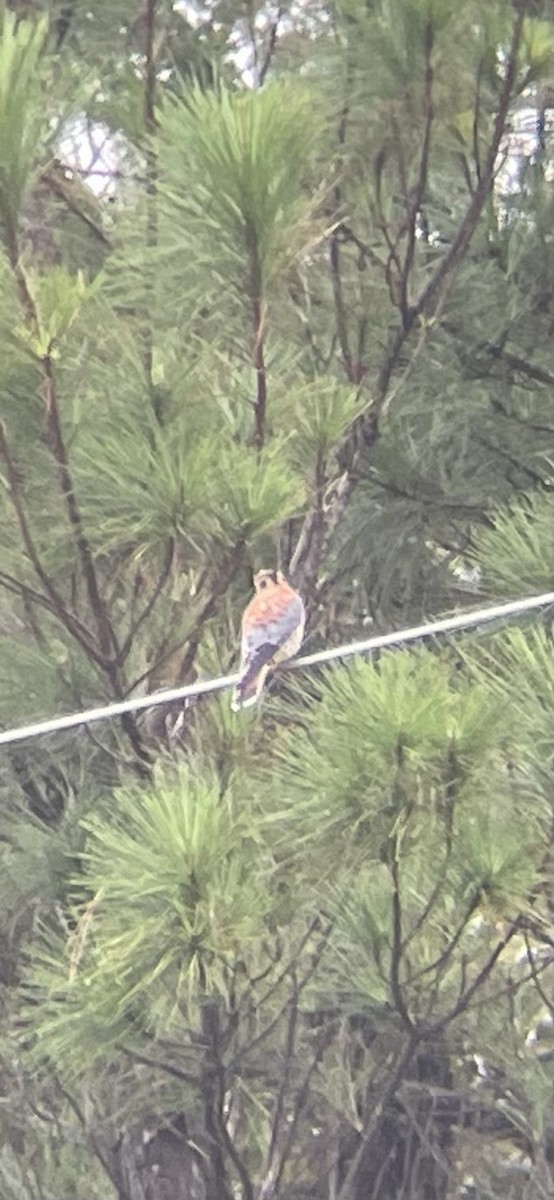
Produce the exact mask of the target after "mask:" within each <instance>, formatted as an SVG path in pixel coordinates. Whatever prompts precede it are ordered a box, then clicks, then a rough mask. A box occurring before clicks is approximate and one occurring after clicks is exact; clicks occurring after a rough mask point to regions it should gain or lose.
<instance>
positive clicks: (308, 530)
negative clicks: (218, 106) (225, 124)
mask: <svg viewBox="0 0 554 1200" xmlns="http://www.w3.org/2000/svg"><path fill="white" fill-rule="evenodd" d="M528 3H529V0H522V3H521V4H520V5H519V8H518V11H517V15H516V18H515V21H514V28H513V32H512V38H511V44H510V50H509V54H508V57H507V62H506V69H505V73H504V81H503V84H502V89H501V93H500V98H499V104H498V111H497V114H496V118H495V121H494V126H493V132H492V136H491V141H490V144H489V149H488V152H487V157H486V161H485V164H484V166H483V170H482V174H481V179H480V181H479V183H478V186H477V187H476V189H475V192H474V194H473V196H472V198H471V200H470V203H469V205H468V208H467V211H466V214H465V216H464V218H463V220H462V222H461V224H460V226H459V228H458V232H457V234H456V235H455V237H454V238H453V240H452V242H451V244H450V246H449V248H448V250H447V252H446V254H445V255H444V258H443V259H442V260H441V262H440V263H439V266H438V267H437V269H436V271H435V273H434V275H433V277H432V278H431V279H430V280H429V282H428V284H427V285H426V286H425V287H424V288H423V290H422V292H420V295H419V297H418V298H417V300H416V302H415V304H414V305H413V306H412V307H411V308H410V309H409V310H408V312H407V313H406V314H405V315H404V317H403V319H402V322H401V324H400V325H399V327H398V329H397V330H396V332H395V333H394V334H393V337H392V340H391V342H390V345H389V348H388V352H387V355H386V358H385V361H384V363H383V365H382V367H381V370H380V372H379V375H378V378H377V385H376V389H375V394H374V403H373V406H372V408H371V410H370V411H369V413H368V414H366V415H364V416H362V417H361V418H360V421H359V422H358V424H357V426H356V427H355V431H354V435H352V434H351V435H349V438H348V440H347V444H346V446H345V448H344V450H343V459H346V460H347V461H346V464H345V465H346V471H345V474H344V476H343V479H342V480H341V485H340V494H337V497H336V499H335V501H334V503H333V504H332V505H330V506H329V510H328V512H327V515H326V527H327V529H332V530H334V529H336V527H337V525H338V523H339V522H340V521H341V520H342V517H343V515H344V512H345V510H346V508H347V506H348V504H349V501H350V498H351V496H352V493H353V492H354V490H355V488H356V485H357V482H358V472H357V467H358V462H359V460H360V457H361V455H362V453H364V454H366V453H367V450H371V449H372V448H373V446H374V445H375V442H376V440H377V438H378V436H379V425H378V420H379V414H380V412H381V409H382V407H383V404H384V402H385V400H386V398H387V395H388V391H389V387H390V383H391V380H392V377H393V374H394V372H395V370H396V368H397V366H398V363H399V361H400V357H401V354H402V351H403V350H404V346H405V343H406V341H407V339H408V337H409V336H410V334H411V333H412V330H413V329H414V327H415V325H416V323H417V322H418V321H419V319H420V317H422V316H423V315H424V314H425V315H428V314H429V312H430V311H432V309H433V307H434V308H435V310H436V308H437V305H438V304H439V303H440V304H442V303H443V302H444V298H445V294H446V290H447V288H448V286H449V285H450V283H451V281H452V277H453V274H454V271H455V269H456V267H457V266H458V264H459V262H460V260H461V259H462V258H463V255H464V254H465V253H466V251H467V249H468V246H469V244H470V242H471V240H472V238H473V236H474V234H475V231H476V229H477V225H478V222H479V218H480V216H481V214H482V211H483V208H484V206H485V204H486V202H487V200H488V197H489V194H490V189H491V186H492V184H493V181H494V175H495V166H496V161H497V157H498V152H499V149H500V144H501V141H502V138H503V136H504V133H505V129H506V124H507V120H508V113H509V108H510V103H511V101H512V100H513V97H514V93H515V80H516V74H517V63H518V53H519V47H520V44H521V38H522V31H523V22H524V19H525V13H526V10H527V7H528ZM431 84H432V75H431V76H429V75H428V78H427V88H428V89H430V86H431ZM429 100H430V93H429ZM431 117H432V108H431V106H430V103H429V107H428V112H427V126H428V137H429V136H430V129H431ZM424 177H425V171H424V172H423V178H424ZM421 178H422V175H421V173H420V179H421ZM391 253H392V250H391ZM400 270H401V268H400ZM313 524H314V513H313V511H311V512H310V513H308V516H307V517H306V519H305V521H304V524H303V527H302V530H301V533H300V538H299V542H298V545H297V548H296V551H295V554H294V555H293V562H294V565H295V577H296V579H297V581H298V585H299V586H300V587H301V588H302V587H303V588H304V589H307V590H309V591H310V592H311V591H313V588H314V587H315V581H316V579H317V573H318V570H319V562H318V561H317V558H316V555H315V554H314V552H313V549H312V541H313V535H312V529H313ZM322 541H323V545H325V544H326V542H327V543H328V538H327V537H326V536H324V537H323V539H322Z"/></svg>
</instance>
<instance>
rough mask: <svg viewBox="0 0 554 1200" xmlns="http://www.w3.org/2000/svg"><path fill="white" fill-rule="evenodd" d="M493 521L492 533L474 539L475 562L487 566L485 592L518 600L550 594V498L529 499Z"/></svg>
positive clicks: (553, 568) (552, 570)
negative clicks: (524, 596) (528, 595)
mask: <svg viewBox="0 0 554 1200" xmlns="http://www.w3.org/2000/svg"><path fill="white" fill-rule="evenodd" d="M493 520H494V523H493V527H492V528H491V529H482V530H479V532H478V533H477V534H476V535H475V536H474V561H476V562H478V563H480V564H482V565H483V587H484V590H486V591H488V592H492V593H493V594H494V595H499V594H505V593H506V592H508V594H511V595H514V596H516V595H517V596H519V595H521V594H522V592H530V593H533V592H539V593H540V592H543V591H549V589H550V587H551V585H552V577H553V574H554V553H553V548H552V506H551V502H550V499H549V497H548V496H538V497H533V498H532V499H525V500H524V501H522V502H521V503H520V504H519V505H518V506H517V507H515V508H514V509H513V511H512V512H506V511H504V512H499V513H496V514H495V515H494V519H493Z"/></svg>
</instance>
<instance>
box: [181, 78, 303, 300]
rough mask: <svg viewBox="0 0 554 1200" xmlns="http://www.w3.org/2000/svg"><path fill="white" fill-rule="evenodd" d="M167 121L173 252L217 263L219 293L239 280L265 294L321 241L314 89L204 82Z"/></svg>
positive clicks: (252, 293)
mask: <svg viewBox="0 0 554 1200" xmlns="http://www.w3.org/2000/svg"><path fill="white" fill-rule="evenodd" d="M160 121H161V129H160V165H161V171H162V178H163V183H162V198H165V202H166V205H167V206H168V207H167V215H166V220H167V222H168V226H167V227H166V228H165V230H164V236H165V237H167V239H168V245H169V246H170V247H171V253H172V254H175V253H179V254H181V255H184V254H187V255H191V254H192V256H193V261H194V260H195V261H196V262H197V263H199V264H200V265H207V263H208V261H209V263H210V271H213V272H215V274H216V276H217V279H218V284H219V286H220V287H221V288H228V287H229V283H232V284H233V291H234V292H235V295H236V293H237V291H238V294H239V297H240V298H242V297H243V296H244V293H245V291H246V294H247V295H248V297H249V298H250V300H253V299H255V298H257V297H260V298H261V297H263V296H265V295H266V292H267V291H268V289H270V288H271V287H272V285H273V284H274V282H275V281H276V280H278V279H279V278H280V277H281V276H283V275H284V274H286V273H287V271H288V269H289V268H290V266H291V265H292V264H293V263H294V262H295V260H296V259H297V258H298V257H299V256H300V255H302V254H304V255H305V254H306V253H307V252H308V251H309V250H310V249H311V248H312V247H313V246H314V245H315V244H316V243H317V242H318V241H319V240H320V239H321V237H322V234H323V225H322V224H321V222H318V221H317V220H316V213H317V208H318V199H319V196H318V191H317V189H316V191H315V192H314V190H313V188H311V189H310V190H308V189H307V188H306V186H305V184H306V182H307V180H308V178H309V175H310V165H311V164H312V163H313V161H314V158H315V153H316V149H317V144H318V141H319V138H320V129H321V118H320V114H319V113H317V112H316V111H315V109H314V97H313V95H312V94H311V92H310V90H309V88H308V87H307V86H306V85H303V86H302V85H300V84H298V83H293V82H292V81H291V80H287V81H281V82H280V83H278V84H272V85H271V86H268V87H266V88H264V89H263V90H262V91H261V92H246V93H242V94H236V93H235V94H233V93H232V92H230V91H228V90H227V89H226V88H225V87H223V86H222V85H221V86H219V87H218V88H217V89H216V90H215V91H207V92H206V91H204V90H203V89H201V88H200V87H199V86H198V85H196V86H194V87H192V88H190V89H188V90H187V91H184V92H183V94H182V95H181V96H179V97H178V98H176V97H171V98H170V99H168V100H167V101H166V103H165V106H164V108H163V111H162V114H161V117H160ZM214 252H215V253H214Z"/></svg>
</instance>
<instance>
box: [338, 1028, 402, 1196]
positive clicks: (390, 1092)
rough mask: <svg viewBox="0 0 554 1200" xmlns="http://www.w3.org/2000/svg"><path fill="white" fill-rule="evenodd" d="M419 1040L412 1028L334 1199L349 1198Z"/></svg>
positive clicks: (365, 1126) (369, 1117) (366, 1124)
mask: <svg viewBox="0 0 554 1200" xmlns="http://www.w3.org/2000/svg"><path fill="white" fill-rule="evenodd" d="M419 1040H420V1037H419V1035H418V1034H417V1033H416V1031H415V1030H412V1033H411V1035H410V1036H409V1037H408V1038H407V1039H406V1041H405V1043H404V1046H403V1048H402V1050H401V1052H400V1054H399V1056H398V1058H397V1061H396V1066H395V1068H394V1070H393V1071H392V1072H391V1073H390V1075H389V1079H388V1083H386V1084H385V1086H384V1088H383V1090H382V1091H381V1093H380V1096H379V1099H378V1100H377V1102H376V1103H375V1105H374V1107H373V1108H372V1110H371V1112H370V1114H369V1115H368V1118H367V1120H366V1122H365V1125H364V1128H363V1130H362V1133H361V1135H360V1143H359V1146H358V1149H357V1150H356V1153H355V1154H354V1155H353V1157H352V1160H351V1162H350V1165H349V1167H348V1170H347V1172H346V1175H345V1177H344V1180H343V1182H342V1184H341V1186H340V1188H339V1189H338V1192H337V1196H336V1200H351V1196H352V1189H353V1186H354V1184H355V1182H356V1178H357V1175H358V1171H359V1169H360V1167H361V1165H362V1162H363V1159H364V1158H365V1155H366V1154H367V1153H368V1151H369V1150H370V1148H371V1144H372V1142H373V1140H374V1138H375V1136H376V1134H377V1133H378V1132H379V1128H380V1125H381V1122H382V1120H383V1116H384V1114H385V1111H386V1109H387V1107H388V1105H389V1104H390V1103H391V1100H392V1099H393V1098H394V1096H395V1094H396V1092H397V1091H398V1088H399V1087H400V1084H401V1083H402V1082H403V1080H404V1076H405V1074H406V1070H407V1068H408V1066H409V1065H410V1063H411V1061H412V1059H413V1056H414V1054H415V1051H416V1048H417V1045H418V1043H419Z"/></svg>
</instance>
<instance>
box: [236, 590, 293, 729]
mask: <svg viewBox="0 0 554 1200" xmlns="http://www.w3.org/2000/svg"><path fill="white" fill-rule="evenodd" d="M305 619H306V613H305V609H304V603H303V600H302V597H301V596H300V595H299V593H298V592H297V591H296V590H295V589H294V588H293V587H292V586H291V584H290V583H288V582H287V580H286V579H285V576H284V575H283V573H282V571H258V572H257V574H256V575H255V576H254V596H253V597H252V599H251V601H250V603H249V604H247V606H246V608H245V610H244V613H243V617H242V644H241V664H240V679H239V682H238V684H237V686H236V688H235V691H234V693H233V699H232V702H231V707H232V708H233V709H234V711H235V712H237V711H238V710H239V709H241V708H248V707H249V706H250V705H251V704H255V703H256V701H257V700H258V699H259V696H260V694H261V691H262V688H263V686H264V683H265V681H266V678H267V675H268V673H269V671H270V670H271V669H272V668H273V667H275V666H277V664H278V663H280V662H284V661H285V659H287V658H292V656H293V654H296V653H297V651H298V650H299V649H300V646H301V644H302V638H303V636H304V623H305Z"/></svg>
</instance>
